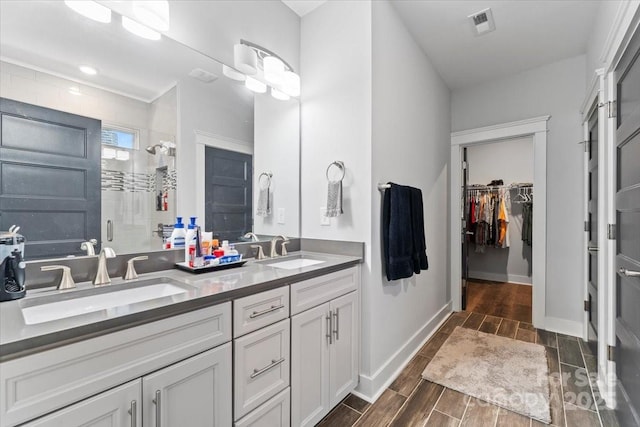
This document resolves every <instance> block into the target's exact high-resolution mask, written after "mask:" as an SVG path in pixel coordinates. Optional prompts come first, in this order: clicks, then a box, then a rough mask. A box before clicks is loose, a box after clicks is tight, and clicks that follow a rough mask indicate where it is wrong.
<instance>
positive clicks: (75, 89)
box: [69, 86, 82, 96]
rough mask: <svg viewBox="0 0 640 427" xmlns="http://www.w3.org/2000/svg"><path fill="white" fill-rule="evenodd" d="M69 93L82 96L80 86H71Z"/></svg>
mask: <svg viewBox="0 0 640 427" xmlns="http://www.w3.org/2000/svg"><path fill="white" fill-rule="evenodd" d="M69 93H70V94H71V95H76V96H80V95H82V92H80V88H79V87H78V86H71V87H70V88H69Z"/></svg>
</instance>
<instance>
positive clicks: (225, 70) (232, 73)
mask: <svg viewBox="0 0 640 427" xmlns="http://www.w3.org/2000/svg"><path fill="white" fill-rule="evenodd" d="M222 74H224V75H225V76H227V77H229V78H230V79H231V80H236V81H239V82H243V81H245V80H246V79H247V76H245V75H244V74H242V73H241V72H240V71H237V70H234V69H233V68H231V67H229V66H228V65H224V64H222Z"/></svg>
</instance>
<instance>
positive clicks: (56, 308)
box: [22, 283, 187, 325]
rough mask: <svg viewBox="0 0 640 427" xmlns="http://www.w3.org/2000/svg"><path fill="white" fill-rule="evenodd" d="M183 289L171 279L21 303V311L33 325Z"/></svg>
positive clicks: (27, 321)
mask: <svg viewBox="0 0 640 427" xmlns="http://www.w3.org/2000/svg"><path fill="white" fill-rule="evenodd" d="M186 292H187V290H186V289H183V288H181V287H179V286H176V285H173V284H171V283H156V284H153V285H147V286H141V287H137V288H127V289H122V290H117V291H113V292H105V293H99V294H94V295H89V296H83V297H79V298H72V299H67V300H61V301H51V302H47V303H43V304H38V305H33V306H29V307H23V308H22V315H23V316H24V322H25V323H26V324H27V325H34V324H37V323H44V322H51V321H53V320H59V319H65V318H67V317H73V316H78V315H81V314H86V313H93V312H96V311H101V310H108V309H113V308H117V307H122V306H125V305H129V304H134V303H138V302H143V301H149V300H153V299H156V298H162V297H167V296H172V295H179V294H183V293H186Z"/></svg>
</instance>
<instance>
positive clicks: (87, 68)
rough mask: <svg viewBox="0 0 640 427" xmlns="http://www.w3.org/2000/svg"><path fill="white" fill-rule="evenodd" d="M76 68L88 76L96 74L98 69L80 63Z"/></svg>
mask: <svg viewBox="0 0 640 427" xmlns="http://www.w3.org/2000/svg"><path fill="white" fill-rule="evenodd" d="M78 68H79V69H80V71H82V72H83V73H85V74H87V75H89V76H95V75H96V74H98V70H96V69H95V68H93V67H92V66H90V65H80V66H79V67H78Z"/></svg>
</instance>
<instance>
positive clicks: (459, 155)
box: [450, 116, 550, 328]
mask: <svg viewBox="0 0 640 427" xmlns="http://www.w3.org/2000/svg"><path fill="white" fill-rule="evenodd" d="M549 117H550V116H543V117H536V118H533V119H529V120H522V121H518V122H511V123H506V124H501V125H495V126H488V127H483V128H476V129H470V130H465V131H460V132H454V133H452V134H451V171H452V173H451V212H453V216H452V219H451V276H450V277H451V283H450V285H451V299H452V304H453V310H456V311H459V310H461V309H462V303H463V301H462V299H463V287H464V286H465V282H464V280H463V251H462V250H461V248H462V244H463V242H464V240H465V238H466V231H465V228H464V224H463V221H464V220H465V204H464V200H465V196H466V194H464V193H463V192H464V191H465V190H464V184H465V180H464V178H465V174H464V173H463V165H464V149H465V148H469V147H474V146H478V145H482V144H487V143H490V142H497V141H501V140H510V139H515V138H524V137H530V138H531V139H532V140H533V187H534V188H535V209H533V214H532V229H533V231H532V238H531V243H532V248H531V263H532V271H531V282H532V287H533V289H532V322H533V324H534V326H535V327H537V328H544V327H545V324H544V323H545V294H546V279H545V278H546V145H547V121H548V120H549ZM504 184H510V183H504Z"/></svg>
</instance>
